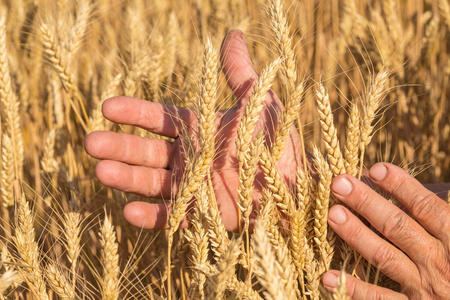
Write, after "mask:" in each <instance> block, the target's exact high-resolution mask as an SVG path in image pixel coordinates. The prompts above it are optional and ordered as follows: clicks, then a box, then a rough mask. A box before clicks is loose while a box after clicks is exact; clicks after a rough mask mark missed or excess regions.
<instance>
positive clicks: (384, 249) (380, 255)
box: [371, 244, 395, 271]
mask: <svg viewBox="0 0 450 300" xmlns="http://www.w3.org/2000/svg"><path fill="white" fill-rule="evenodd" d="M394 256H395V253H394V251H392V249H391V245H390V244H384V245H381V246H380V247H378V249H377V250H376V251H375V254H374V255H373V257H372V259H371V263H372V264H373V265H374V266H375V267H377V268H379V269H380V270H381V271H385V270H386V269H387V267H388V266H391V267H392V265H393V263H392V262H393V261H395V257H394Z"/></svg>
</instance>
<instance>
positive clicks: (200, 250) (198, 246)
mask: <svg viewBox="0 0 450 300" xmlns="http://www.w3.org/2000/svg"><path fill="white" fill-rule="evenodd" d="M207 191H208V185H207V182H206V181H204V182H203V183H202V184H201V186H200V188H199V189H198V190H197V192H196V194H195V195H196V196H195V198H196V201H195V206H194V212H193V214H192V215H190V218H189V221H190V225H191V226H190V228H189V229H188V230H186V231H185V237H186V239H187V241H188V243H189V246H190V250H191V251H190V257H189V263H190V264H192V267H193V268H192V269H193V272H192V282H191V286H190V292H189V295H190V298H193V299H198V298H201V299H204V298H205V292H204V287H205V282H206V276H205V274H203V273H202V272H198V271H197V270H198V269H200V270H201V269H205V268H206V266H207V265H208V264H209V260H208V252H209V241H208V232H207V223H206V220H205V214H206V213H207V210H208V199H207V197H208V192H207Z"/></svg>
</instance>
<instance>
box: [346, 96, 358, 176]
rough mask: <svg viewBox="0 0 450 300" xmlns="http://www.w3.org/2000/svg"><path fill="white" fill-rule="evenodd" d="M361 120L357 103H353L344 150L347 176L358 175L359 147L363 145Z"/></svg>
mask: <svg viewBox="0 0 450 300" xmlns="http://www.w3.org/2000/svg"><path fill="white" fill-rule="evenodd" d="M360 119H361V118H360V114H359V109H358V105H357V104H356V103H352V106H351V109H350V116H349V118H348V122H347V132H346V142H345V149H344V157H345V160H344V164H345V170H346V172H347V174H350V175H352V176H357V175H358V162H359V145H360V143H361V142H360V139H361V133H360V131H359V126H360V121H361V120H360Z"/></svg>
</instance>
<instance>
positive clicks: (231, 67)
mask: <svg viewBox="0 0 450 300" xmlns="http://www.w3.org/2000/svg"><path fill="white" fill-rule="evenodd" d="M220 62H221V63H222V70H223V72H224V74H225V78H226V79H227V82H228V85H229V87H230V88H231V89H232V90H233V92H234V95H235V96H236V98H237V99H238V101H239V102H238V106H243V105H244V103H242V102H243V101H246V100H247V99H248V96H249V95H250V94H251V93H252V92H253V86H254V84H255V83H256V81H257V80H258V74H257V73H256V70H255V67H254V66H253V62H252V59H251V58H250V53H249V52H248V47H247V42H246V41H245V36H244V33H243V32H242V31H240V30H236V29H235V30H231V31H229V32H228V33H227V35H226V36H225V38H224V40H223V42H222V47H221V49H220Z"/></svg>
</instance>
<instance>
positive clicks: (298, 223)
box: [289, 168, 311, 293]
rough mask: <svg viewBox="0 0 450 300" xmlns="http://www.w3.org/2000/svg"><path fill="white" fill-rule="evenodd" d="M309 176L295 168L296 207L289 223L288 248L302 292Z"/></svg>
mask: <svg viewBox="0 0 450 300" xmlns="http://www.w3.org/2000/svg"><path fill="white" fill-rule="evenodd" d="M310 184H311V183H310V178H309V175H307V174H306V172H304V171H303V170H301V169H300V168H299V169H298V170H297V200H298V201H297V203H298V208H297V212H296V214H295V215H294V217H293V218H292V219H291V224H290V229H291V231H290V239H289V248H290V250H291V255H292V261H293V263H294V265H295V267H296V269H297V273H298V279H299V282H300V285H301V288H302V292H303V293H304V292H305V290H304V278H303V267H304V261H305V255H306V252H305V249H306V246H307V243H308V239H307V237H306V225H307V222H306V216H307V214H306V212H307V207H309V206H310V205H311V203H310V202H311V196H310Z"/></svg>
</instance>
